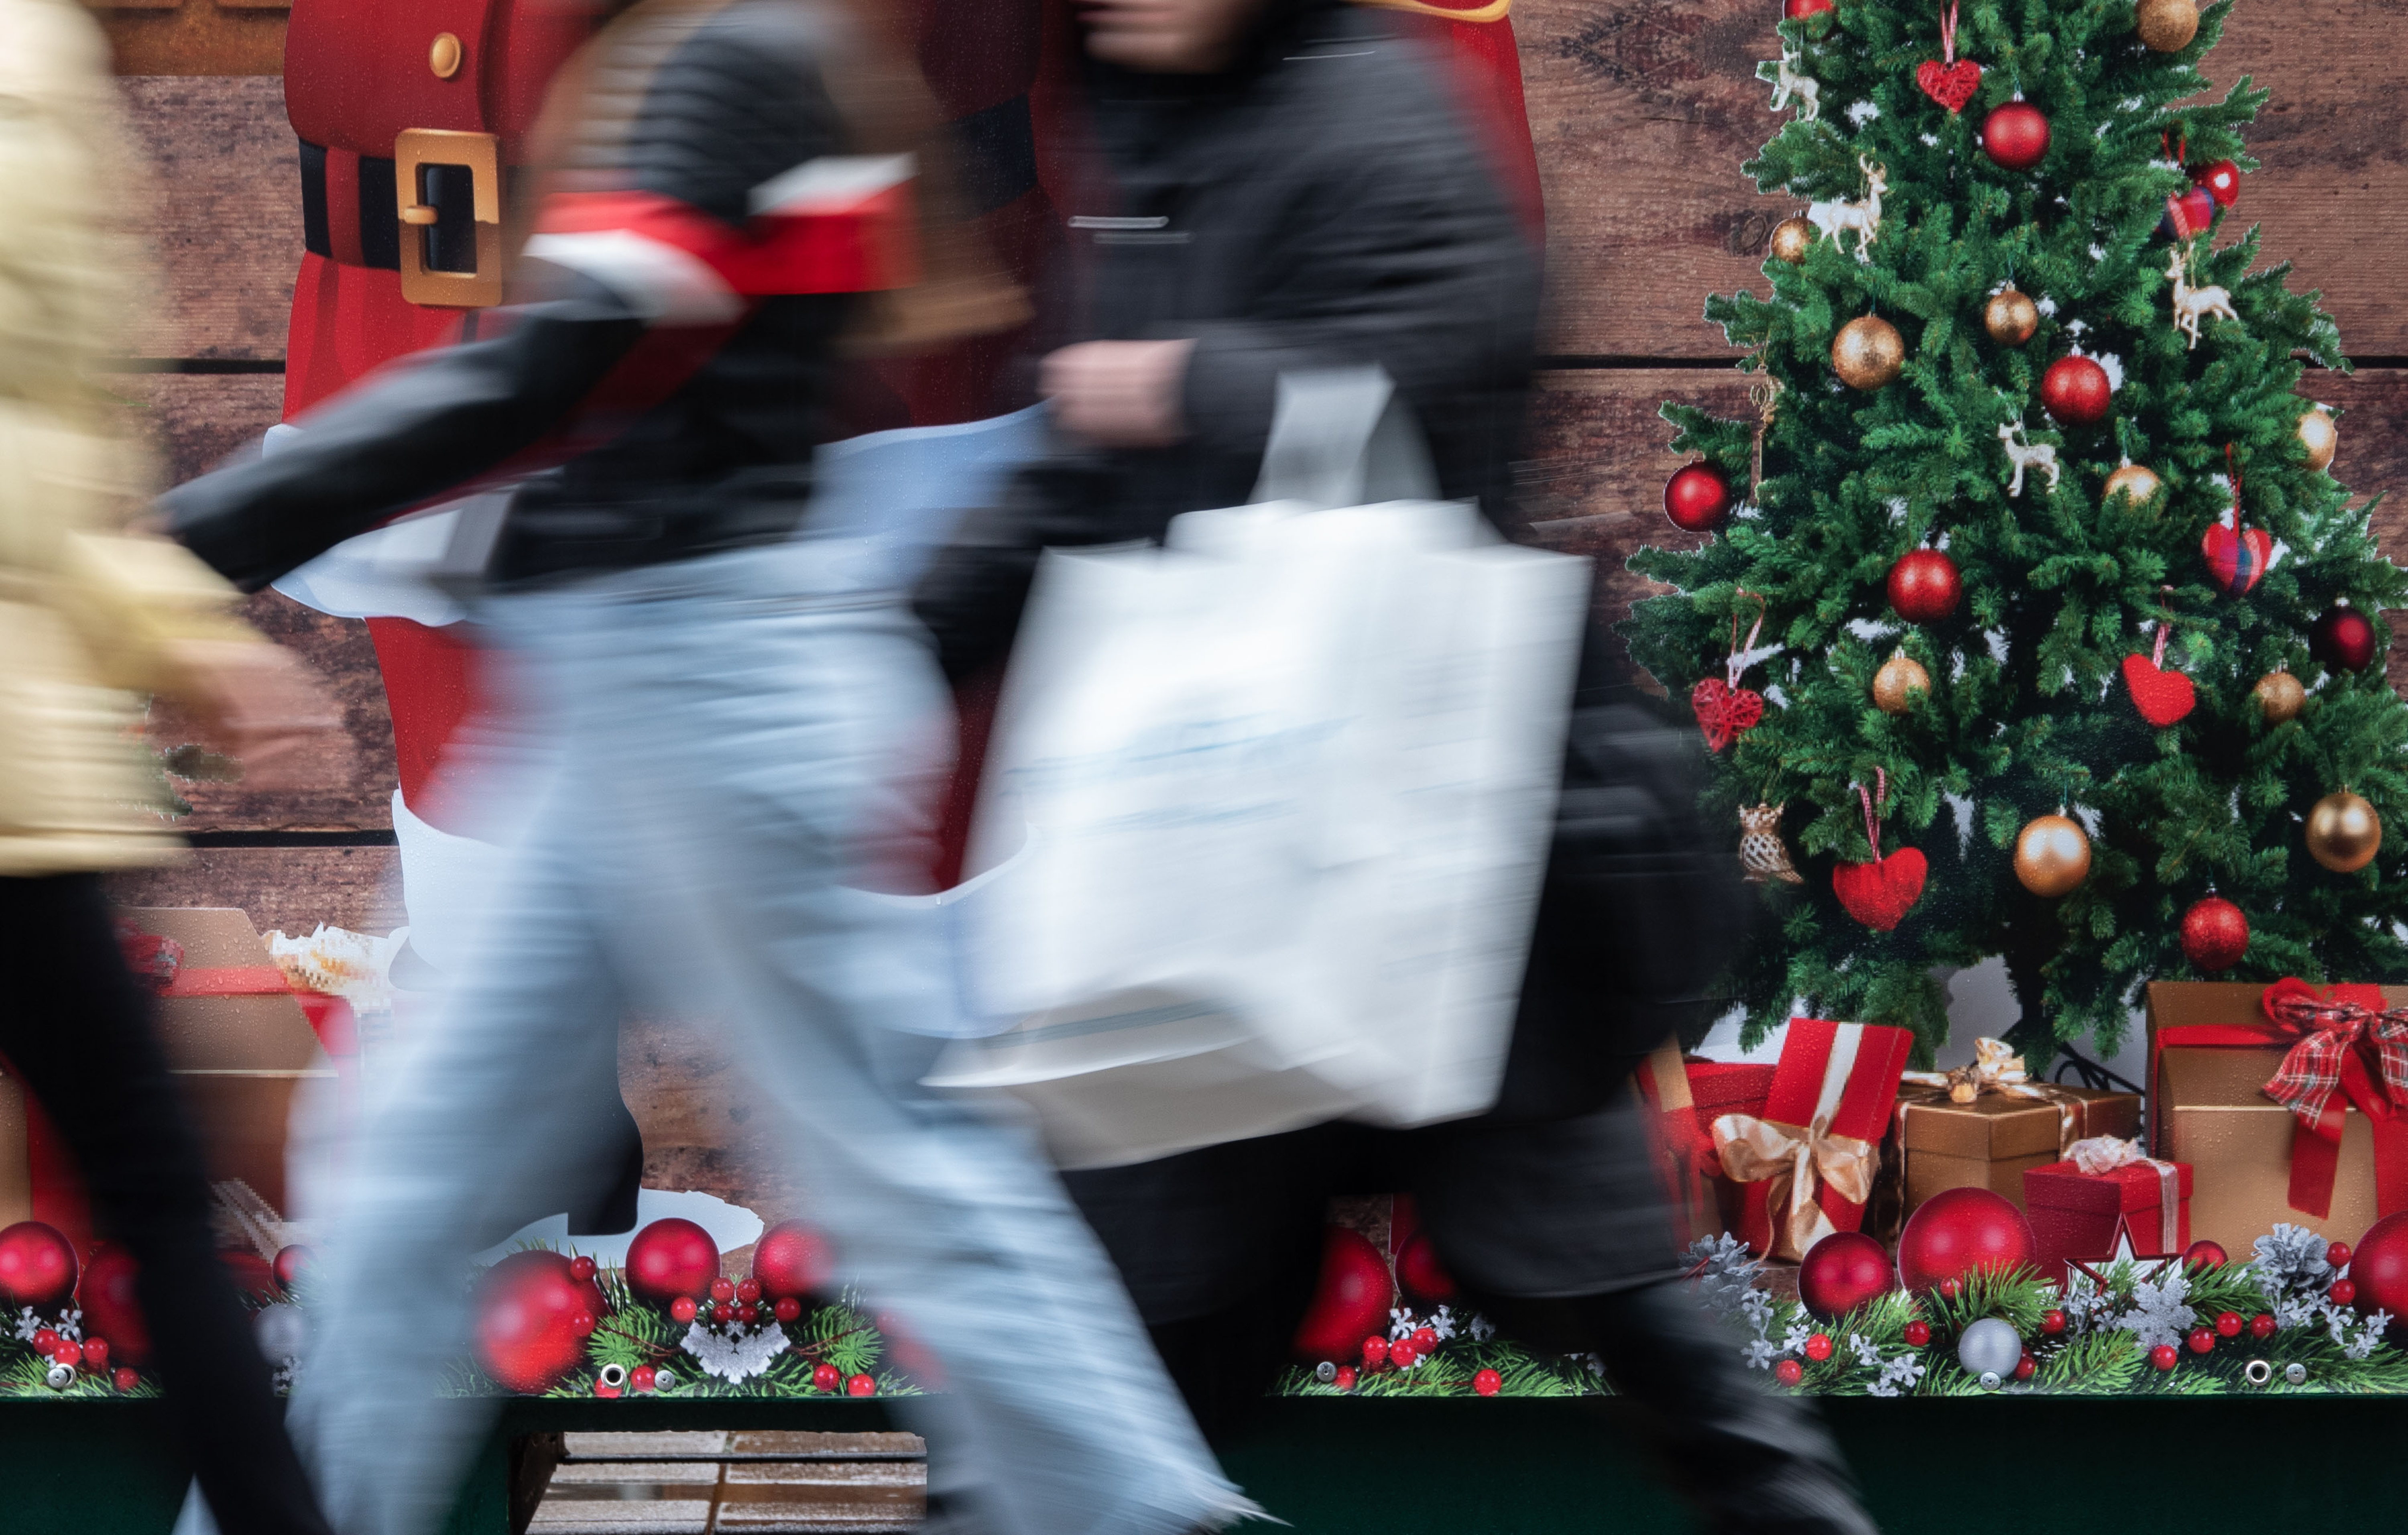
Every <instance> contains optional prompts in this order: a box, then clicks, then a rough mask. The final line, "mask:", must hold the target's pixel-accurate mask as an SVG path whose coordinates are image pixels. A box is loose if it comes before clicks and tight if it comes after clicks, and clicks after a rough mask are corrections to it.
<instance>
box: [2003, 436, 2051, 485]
mask: <svg viewBox="0 0 2408 1535" xmlns="http://www.w3.org/2000/svg"><path fill="white" fill-rule="evenodd" d="M1999 441H2000V443H2002V444H2003V445H2004V446H2005V447H2006V450H2007V462H2008V463H2010V464H2012V465H2014V466H2015V474H2014V479H2013V480H2010V481H2008V482H2007V494H2008V495H2023V493H2024V471H2025V470H2026V469H2038V470H2040V471H2041V472H2042V473H2043V474H2045V475H2047V476H2048V488H2049V489H2050V490H2055V489H2057V449H2056V448H2055V447H2054V446H2052V445H2051V444H2049V443H2045V442H2026V441H2025V440H2024V423H2021V422H2019V421H2011V422H2009V423H2006V424H2005V425H2004V426H2001V427H2000V428H1999Z"/></svg>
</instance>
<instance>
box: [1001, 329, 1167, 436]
mask: <svg viewBox="0 0 2408 1535" xmlns="http://www.w3.org/2000/svg"><path fill="white" fill-rule="evenodd" d="M1195 350H1196V343H1195V342H1194V341H1082V342H1080V343H1079V344H1078V345H1077V346H1074V347H1064V348H1063V349H1062V350H1061V351H1055V352H1051V353H1048V354H1047V356H1046V358H1045V361H1044V363H1043V364H1042V366H1040V367H1039V372H1038V377H1037V388H1038V392H1039V394H1041V395H1044V396H1045V397H1046V398H1047V399H1048V400H1050V401H1052V402H1053V405H1054V424H1055V425H1056V426H1059V427H1060V428H1062V430H1064V431H1066V432H1068V433H1070V434H1071V435H1072V436H1074V437H1080V438H1085V439H1086V440H1087V441H1089V442H1092V443H1094V444H1096V445H1097V447H1100V448H1167V447H1168V446H1170V445H1171V444H1172V443H1174V442H1178V441H1180V440H1181V439H1182V438H1185V437H1186V436H1187V420H1186V411H1185V406H1184V403H1183V400H1182V398H1181V396H1182V395H1183V393H1184V389H1183V384H1184V380H1185V379H1186V377H1187V354H1188V353H1189V352H1191V351H1195Z"/></svg>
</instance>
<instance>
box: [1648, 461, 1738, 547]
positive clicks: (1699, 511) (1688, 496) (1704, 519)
mask: <svg viewBox="0 0 2408 1535" xmlns="http://www.w3.org/2000/svg"><path fill="white" fill-rule="evenodd" d="M1730 509H1731V493H1730V481H1727V480H1726V479H1724V478H1723V472H1722V470H1720V469H1717V468H1715V467H1714V466H1713V465H1711V464H1704V463H1699V464H1689V465H1684V466H1682V467H1681V468H1680V469H1679V470H1677V471H1676V472H1675V473H1674V474H1673V476H1672V478H1671V479H1670V480H1668V481H1665V482H1664V515H1665V516H1667V517H1670V519H1672V525H1673V526H1674V527H1677V528H1682V529H1684V530H1685V531H1687V532H1690V533H1710V532H1712V531H1713V529H1715V528H1718V527H1720V526H1722V525H1723V519H1724V518H1726V517H1727V516H1729V515H1730Z"/></svg>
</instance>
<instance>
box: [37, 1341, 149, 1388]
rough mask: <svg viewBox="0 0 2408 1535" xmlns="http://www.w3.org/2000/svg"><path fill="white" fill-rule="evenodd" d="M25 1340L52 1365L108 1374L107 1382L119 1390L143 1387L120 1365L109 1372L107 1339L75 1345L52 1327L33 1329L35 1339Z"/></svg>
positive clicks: (130, 1372) (137, 1377)
mask: <svg viewBox="0 0 2408 1535" xmlns="http://www.w3.org/2000/svg"><path fill="white" fill-rule="evenodd" d="M27 1341H29V1342H31V1343H32V1344H33V1345H34V1352H35V1353H36V1354H38V1355H40V1356H42V1357H43V1358H45V1359H48V1360H49V1361H50V1363H52V1364H54V1365H65V1366H66V1367H67V1368H68V1369H69V1370H90V1371H92V1372H93V1374H95V1375H108V1377H109V1383H110V1384H113V1385H115V1386H116V1387H117V1389H119V1390H120V1391H131V1390H133V1389H134V1388H135V1387H136V1386H137V1385H139V1384H142V1377H141V1376H140V1375H138V1374H136V1373H135V1372H134V1371H133V1370H128V1369H126V1368H124V1367H123V1366H120V1367H119V1368H118V1369H117V1370H116V1371H115V1372H114V1373H111V1372H110V1370H109V1368H108V1339H106V1338H100V1337H93V1338H86V1339H84V1340H83V1341H81V1342H78V1341H76V1340H75V1339H72V1338H69V1337H67V1336H66V1335H65V1333H62V1332H60V1331H59V1330H57V1329H56V1328H54V1327H36V1328H35V1329H34V1336H33V1337H32V1338H31V1339H29V1340H27Z"/></svg>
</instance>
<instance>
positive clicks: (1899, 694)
mask: <svg viewBox="0 0 2408 1535" xmlns="http://www.w3.org/2000/svg"><path fill="white" fill-rule="evenodd" d="M1930 691H1931V673H1929V672H1928V671H1926V670H1924V669H1923V663H1922V662H1920V661H1917V660H1915V659H1914V657H1913V656H1911V655H1909V654H1907V653H1905V652H1904V651H1900V652H1899V653H1897V654H1895V655H1893V656H1891V657H1890V658H1889V659H1888V660H1886V661H1885V662H1883V663H1882V664H1881V670H1879V671H1877V672H1874V673H1873V707H1874V708H1876V709H1878V710H1881V711H1882V712H1883V713H1885V714H1903V713H1905V712H1906V711H1907V709H1908V707H1909V703H1910V699H1909V696H1910V695H1912V694H1916V693H1927V694H1928V693H1929V692H1930Z"/></svg>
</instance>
